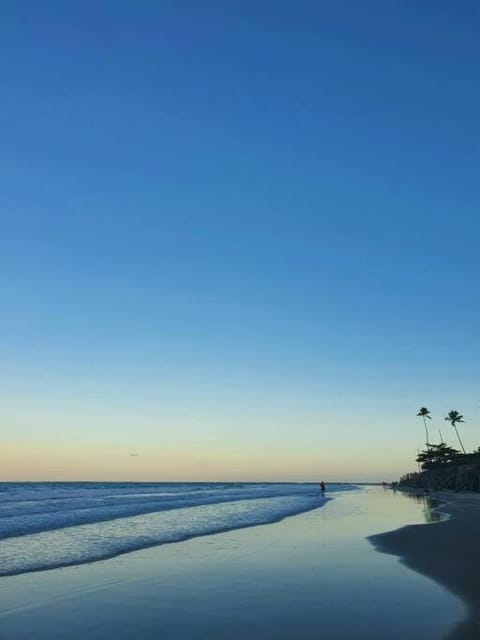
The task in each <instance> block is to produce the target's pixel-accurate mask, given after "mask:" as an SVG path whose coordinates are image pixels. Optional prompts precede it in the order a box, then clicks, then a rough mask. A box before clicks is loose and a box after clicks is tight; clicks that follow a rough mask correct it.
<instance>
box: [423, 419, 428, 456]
mask: <svg viewBox="0 0 480 640" xmlns="http://www.w3.org/2000/svg"><path fill="white" fill-rule="evenodd" d="M423 424H424V425H425V437H426V439H427V441H426V443H425V444H426V445H427V449H428V428H427V421H426V420H425V416H423Z"/></svg>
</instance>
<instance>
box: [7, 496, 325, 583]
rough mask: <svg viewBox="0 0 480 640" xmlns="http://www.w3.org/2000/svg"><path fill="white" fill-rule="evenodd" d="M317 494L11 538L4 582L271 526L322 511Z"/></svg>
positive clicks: (204, 506)
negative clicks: (133, 552)
mask: <svg viewBox="0 0 480 640" xmlns="http://www.w3.org/2000/svg"><path fill="white" fill-rule="evenodd" d="M327 500H328V498H325V497H324V496H322V495H320V494H319V493H318V491H317V492H315V491H309V492H308V493H306V492H303V493H297V494H294V495H283V496H275V497H270V498H255V499H247V500H236V501H231V502H221V503H218V502H217V503H215V504H202V505H199V506H193V507H186V508H182V509H170V510H166V511H165V510H164V511H161V512H156V513H149V514H144V515H136V516H131V517H128V518H117V519H115V520H109V521H107V522H95V523H93V524H83V525H78V526H74V527H64V528H61V529H55V530H51V531H42V532H39V533H34V534H30V535H22V536H19V537H11V538H7V539H4V540H2V541H1V542H0V576H9V575H10V576H11V575H18V574H21V573H28V572H33V571H44V570H47V569H55V568H59V567H67V566H72V565H78V564H85V563H89V562H94V561H98V560H105V559H107V558H112V557H115V556H118V555H121V554H125V553H129V552H132V551H138V550H140V549H145V548H148V547H153V546H157V545H162V544H168V543H175V542H181V541H183V540H188V539H191V538H195V537H200V536H206V535H212V534H218V533H222V532H226V531H231V530H234V529H241V528H245V527H253V526H257V525H265V524H271V523H274V522H278V521H280V520H283V519H284V518H287V517H289V516H293V515H297V514H300V513H303V512H306V511H311V510H313V509H317V508H318V507H321V506H322V505H324V504H325V503H326V502H327Z"/></svg>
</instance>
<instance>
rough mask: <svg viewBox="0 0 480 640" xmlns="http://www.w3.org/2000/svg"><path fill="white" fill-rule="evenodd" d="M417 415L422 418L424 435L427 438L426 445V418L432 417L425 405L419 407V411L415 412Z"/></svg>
mask: <svg viewBox="0 0 480 640" xmlns="http://www.w3.org/2000/svg"><path fill="white" fill-rule="evenodd" d="M417 416H420V417H422V418H423V424H424V425H425V437H426V439H427V442H426V445H427V447H428V429H427V418H428V419H429V420H431V419H432V418H431V417H430V411H429V410H428V409H427V407H420V411H419V412H418V413H417Z"/></svg>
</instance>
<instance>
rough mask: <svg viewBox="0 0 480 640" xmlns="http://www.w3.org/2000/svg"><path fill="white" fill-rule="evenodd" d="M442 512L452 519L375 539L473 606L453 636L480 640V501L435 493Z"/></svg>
mask: <svg viewBox="0 0 480 640" xmlns="http://www.w3.org/2000/svg"><path fill="white" fill-rule="evenodd" d="M427 495H428V496H429V499H434V500H438V501H439V502H440V506H438V507H437V511H439V512H441V513H445V514H447V515H448V516H449V517H448V519H444V520H442V521H439V522H436V523H434V524H433V525H432V526H422V525H408V526H405V527H403V528H401V529H398V530H396V531H391V532H388V533H384V534H381V535H376V536H373V537H371V538H370V540H371V541H372V542H373V543H374V545H375V546H376V548H377V549H379V550H380V551H384V552H386V553H391V554H395V555H397V556H400V557H401V560H402V562H403V563H404V564H405V565H407V566H409V567H411V568H412V569H415V571H418V572H420V573H422V574H424V575H426V576H429V577H431V578H433V579H434V580H436V581H437V582H439V583H440V584H442V585H444V586H445V587H447V588H448V589H449V590H450V591H451V592H452V593H455V594H456V595H458V596H460V597H461V598H462V599H463V600H464V601H465V602H466V603H467V604H468V609H469V616H468V618H467V620H466V621H464V622H462V623H461V624H460V625H459V626H458V627H457V628H455V629H454V630H453V631H452V632H451V633H450V634H449V635H448V636H447V637H448V638H449V640H477V639H478V638H479V637H480V581H479V579H478V568H477V562H478V560H477V558H478V541H479V540H480V496H479V495H477V494H467V493H463V494H461V493H452V492H434V493H433V492H432V493H429V494H427Z"/></svg>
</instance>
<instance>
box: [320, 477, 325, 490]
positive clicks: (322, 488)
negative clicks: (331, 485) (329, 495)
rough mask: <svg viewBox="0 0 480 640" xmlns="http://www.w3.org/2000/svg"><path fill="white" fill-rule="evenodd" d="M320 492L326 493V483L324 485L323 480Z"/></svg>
mask: <svg viewBox="0 0 480 640" xmlns="http://www.w3.org/2000/svg"><path fill="white" fill-rule="evenodd" d="M320 491H321V492H322V493H325V483H324V481H323V480H322V481H321V482H320Z"/></svg>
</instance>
